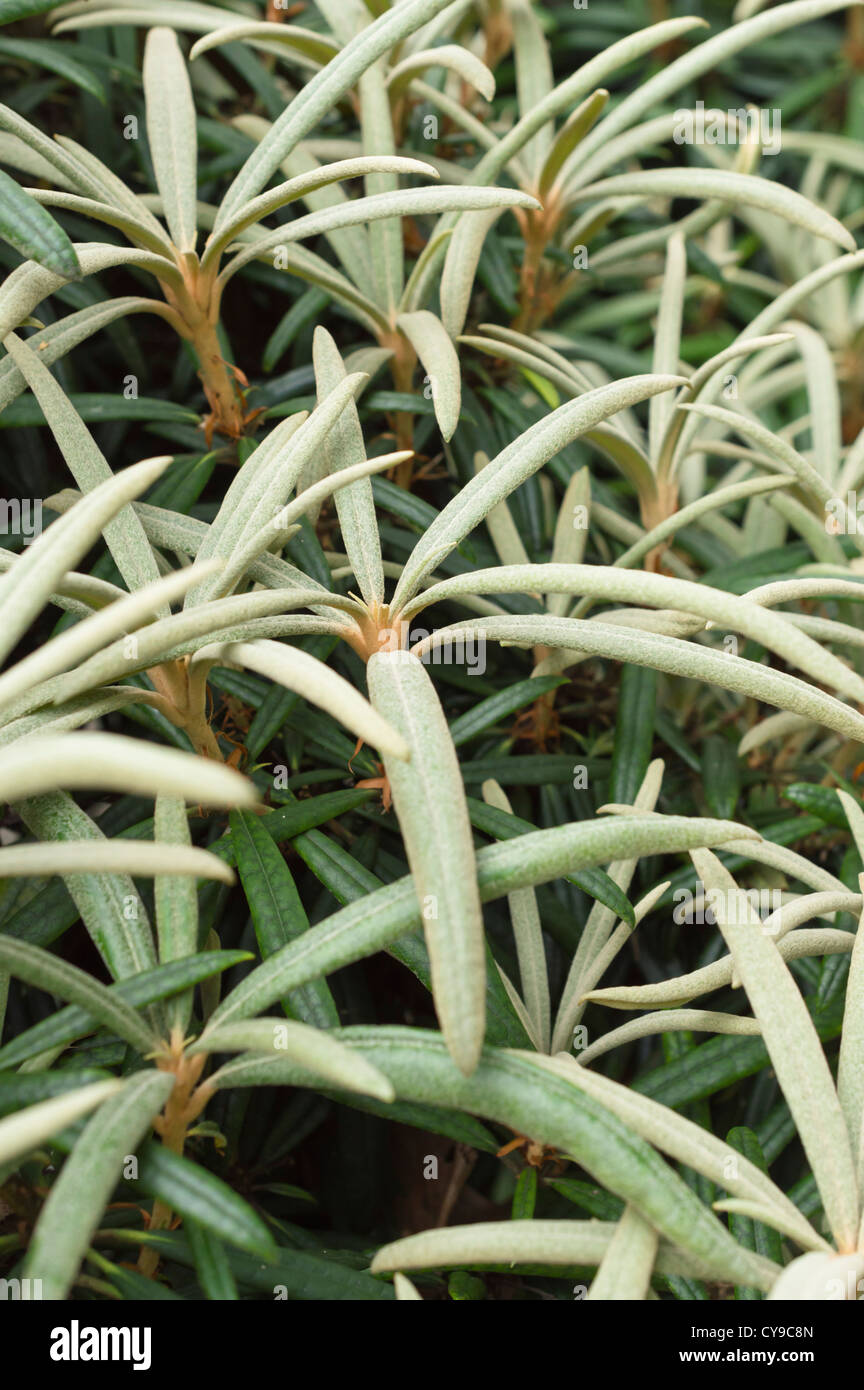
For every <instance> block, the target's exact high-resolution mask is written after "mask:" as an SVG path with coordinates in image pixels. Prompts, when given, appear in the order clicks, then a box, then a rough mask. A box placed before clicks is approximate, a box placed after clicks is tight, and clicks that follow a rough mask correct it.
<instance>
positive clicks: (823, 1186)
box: [691, 850, 859, 1251]
mask: <svg viewBox="0 0 864 1390" xmlns="http://www.w3.org/2000/svg"><path fill="white" fill-rule="evenodd" d="M691 857H692V859H693V863H694V865H695V866H696V871H697V873H698V874H699V877H700V878H701V879H702V882H703V883H704V884H705V886H706V888H715V889H716V890H717V892H718V906H717V907H715V909H714V911H715V916H716V917H717V922H718V926H719V928H720V930H721V932H722V933H723V937H724V939H725V941H726V943H727V945H728V946H729V950H730V952H731V955H732V959H733V961H734V964H735V969H736V973H737V974H738V975H739V976H740V979H741V982H742V984H743V986H744V988H745V990H746V991H747V996H748V998H749V1000H750V1003H751V1005H752V1007H753V1012H754V1014H755V1015H756V1017H757V1019H758V1020H759V1022H760V1023H761V1025H762V1034H763V1037H764V1040H765V1046H766V1048H767V1049H768V1053H769V1056H770V1057H771V1063H772V1066H773V1068H774V1071H775V1072H776V1074H777V1079H778V1081H779V1083H780V1085H781V1087H782V1089H783V1094H784V1097H785V1100H786V1104H787V1105H788V1106H789V1109H790V1111H791V1112H792V1115H793V1117H794V1119H795V1123H796V1126H797V1128H798V1133H799V1135H800V1138H801V1143H802V1144H803V1146H804V1151H805V1153H806V1154H807V1159H808V1161H809V1163H810V1167H811V1168H812V1170H813V1175H814V1177H815V1178H816V1182H817V1184H818V1186H819V1193H820V1196H821V1198H822V1202H823V1205H824V1207H825V1215H826V1217H827V1218H828V1221H829V1223H830V1225H831V1229H832V1231H833V1232H834V1237H835V1239H836V1240H837V1242H838V1244H839V1245H840V1246H841V1248H843V1249H845V1250H847V1251H848V1250H852V1249H854V1248H855V1246H856V1244H857V1240H858V1223H859V1199H858V1184H857V1178H856V1173H855V1163H854V1161H853V1157H852V1150H851V1145H850V1140H849V1135H848V1132H847V1129H846V1123H845V1120H844V1116H843V1111H842V1110H841V1108H840V1102H839V1100H838V1099H837V1092H836V1091H835V1089H834V1081H833V1079H832V1076H831V1072H830V1070H829V1067H828V1063H827V1061H826V1060H825V1054H824V1052H823V1051H822V1045H821V1043H820V1042H819V1038H818V1036H817V1034H816V1030H815V1028H814V1026H813V1021H812V1019H811V1018H810V1015H809V1013H808V1012H807V1007H806V1005H805V1003H804V1000H803V999H802V998H801V994H800V993H799V990H798V986H797V984H796V983H795V980H794V978H793V976H792V975H791V973H790V971H789V969H788V967H787V966H786V964H785V962H784V961H783V958H782V956H781V955H780V954H779V953H778V950H777V947H776V946H775V945H774V943H773V941H772V940H771V939H770V937H768V936H766V935H764V933H763V931H762V924H761V922H760V920H759V918H758V916H757V915H756V913H755V912H754V910H753V908H752V907H751V906H750V904H749V903H748V902H747V899H746V897H745V895H744V894H743V893H742V890H741V889H740V888H739V887H738V885H737V884H736V882H735V880H734V879H733V878H732V875H731V874H730V873H729V872H728V871H727V870H726V869H725V868H724V867H723V865H722V864H721V863H720V861H719V860H718V859H717V858H716V856H715V855H713V854H711V853H710V851H708V850H691Z"/></svg>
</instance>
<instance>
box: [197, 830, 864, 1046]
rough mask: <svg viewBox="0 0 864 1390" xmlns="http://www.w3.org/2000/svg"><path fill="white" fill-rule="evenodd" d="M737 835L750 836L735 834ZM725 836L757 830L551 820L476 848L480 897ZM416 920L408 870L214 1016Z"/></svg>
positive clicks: (283, 954) (249, 1007)
mask: <svg viewBox="0 0 864 1390" xmlns="http://www.w3.org/2000/svg"><path fill="white" fill-rule="evenodd" d="M742 835H744V836H745V837H749V838H745V839H744V840H743V841H742V839H741V837H742ZM731 840H734V841H735V842H736V843H744V844H746V845H750V844H756V843H758V835H757V833H756V831H753V830H750V829H748V828H747V827H745V826H740V825H737V824H736V823H735V822H734V821H718V820H701V819H698V818H696V817H690V818H688V817H685V816H660V817H657V818H656V819H653V818H651V819H649V818H647V817H645V816H640V817H634V818H632V819H630V818H628V819H624V818H622V819H621V820H616V821H609V822H604V821H602V820H597V821H592V822H581V823H574V824H569V825H561V826H555V827H554V828H553V829H550V830H538V831H534V832H532V833H531V834H527V835H520V836H519V837H518V838H516V839H511V840H505V841H501V842H500V843H498V844H494V845H488V846H487V847H486V848H485V849H481V850H478V851H477V855H476V864H477V881H478V884H479V889H480V897H481V899H482V900H483V902H491V901H493V900H494V899H496V898H502V897H506V896H507V894H508V893H512V892H515V891H516V890H517V889H520V888H530V887H534V886H535V885H537V884H540V883H549V882H550V881H551V880H552V879H555V878H560V877H562V876H564V875H567V874H572V873H575V872H576V871H577V870H578V869H587V868H589V867H591V866H593V865H596V864H605V863H608V862H609V861H610V860H611V861H613V862H614V861H615V860H619V859H633V858H636V859H638V858H640V857H641V856H642V855H643V854H658V853H674V852H675V851H676V850H681V849H684V848H687V847H688V846H690V845H694V844H700V845H706V844H711V845H722V844H725V843H726V842H727V841H731ZM421 925H423V917H422V913H421V906H420V904H419V902H418V900H417V893H416V890H415V887H414V880H413V878H412V877H411V876H408V877H406V878H402V879H399V880H397V882H395V883H390V884H388V885H387V886H386V887H385V888H381V889H378V890H377V891H374V892H371V893H368V894H366V895H365V896H364V897H362V898H360V899H358V900H357V901H356V902H353V903H350V904H349V905H348V906H347V907H344V908H342V910H341V911H339V912H336V913H334V915H333V916H332V917H328V918H326V919H325V920H324V921H323V922H321V923H319V924H317V925H316V926H314V927H311V928H310V929H309V931H308V932H305V933H304V934H303V936H302V937H301V938H299V939H298V940H296V941H293V942H291V943H290V945H288V946H284V947H283V948H282V950H280V951H277V952H276V953H275V954H274V955H272V956H271V957H270V958H269V959H268V960H266V961H265V962H264V963H263V964H262V965H260V966H258V967H257V969H255V970H253V971H252V973H251V974H250V975H249V976H248V977H247V979H245V980H244V981H243V982H242V983H241V984H239V985H238V986H237V987H236V988H235V989H234V990H233V991H232V993H231V995H230V996H229V998H228V999H226V1000H224V1002H223V1003H222V1004H220V1006H219V1008H218V1010H217V1011H216V1013H215V1014H214V1015H213V1021H214V1022H216V1021H217V1020H218V1021H222V1020H223V1019H229V1018H247V1017H249V1016H251V1015H252V1014H256V1013H260V1012H261V1010H262V1009H266V1008H268V1007H269V1006H270V1005H271V1004H274V1003H275V1002H276V1000H278V999H281V998H283V997H284V996H285V995H286V994H287V993H289V992H290V990H292V989H294V988H295V987H296V986H298V985H300V984H305V983H306V981H307V980H311V979H316V978H317V977H318V976H319V975H327V974H329V973H330V972H331V971H333V970H339V969H341V968H342V966H343V965H347V964H348V963H349V962H351V961H354V960H360V959H362V957H364V956H368V955H371V954H372V953H373V952H375V951H380V950H383V949H385V948H386V947H387V946H388V945H389V944H390V943H391V942H392V941H396V940H397V939H398V938H399V937H400V936H404V935H405V934H406V933H408V932H411V931H415V930H416V929H417V928H419V927H420V926H421ZM839 934H840V933H835V935H839ZM791 939H794V934H793V938H791Z"/></svg>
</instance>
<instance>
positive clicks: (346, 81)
mask: <svg viewBox="0 0 864 1390" xmlns="http://www.w3.org/2000/svg"><path fill="white" fill-rule="evenodd" d="M447 4H449V0H403V3H402V4H400V5H398V6H397V7H396V8H395V9H392V10H388V11H387V12H386V13H385V14H383V15H381V16H380V17H379V18H378V19H376V20H375V21H374V23H372V24H370V25H369V27H368V28H367V29H364V30H362V31H361V32H360V33H359V34H357V35H355V37H354V38H353V39H351V40H350V42H349V43H347V44H346V45H345V47H344V48H343V49H342V50H341V52H340V53H339V54H338V56H337V57H334V58H333V59H332V60H331V62H329V63H328V64H327V66H326V67H324V68H322V70H321V71H320V72H318V73H316V74H315V76H314V77H313V78H312V79H311V80H310V81H309V82H307V83H306V85H305V87H303V89H302V90H301V91H300V92H298V94H297V96H295V97H294V99H293V101H290V102H289V103H288V105H287V106H286V108H285V110H284V111H283V112H282V115H281V116H280V117H279V119H278V120H277V121H276V122H275V123H274V125H273V127H272V129H271V130H270V132H269V133H268V134H267V135H266V136H265V138H264V139H263V140H262V141H261V144H260V145H259V146H258V148H257V149H256V150H254V151H253V153H252V154H251V155H250V156H249V158H248V159H247V161H246V163H245V164H244V165H243V167H242V169H241V170H240V172H239V174H237V176H236V178H235V179H234V182H233V183H232V184H231V187H230V188H229V189H228V192H227V193H226V195H225V197H224V199H223V200H222V206H221V209H220V213H219V224H221V223H222V222H225V221H226V220H227V219H228V217H229V216H230V215H231V213H232V212H233V211H234V209H235V208H238V207H241V206H243V204H245V203H247V202H248V201H249V199H250V198H254V197H255V195H256V194H257V193H259V192H260V191H261V189H262V188H264V187H265V185H266V184H267V183H268V182H269V181H270V178H271V177H272V175H273V173H274V172H275V170H276V169H278V167H279V165H280V163H281V162H282V160H283V159H284V158H285V157H286V155H288V154H290V152H291V151H292V150H293V149H294V148H295V146H296V145H297V144H298V143H299V141H300V140H302V139H303V137H304V135H307V134H308V133H309V131H310V130H312V129H313V127H314V126H316V125H317V124H318V122H319V121H320V120H321V118H322V116H324V115H326V114H327V112H329V111H330V110H332V108H333V107H334V106H335V105H336V103H337V102H338V101H339V100H340V99H341V98H342V97H343V96H344V95H345V93H346V92H347V91H348V90H349V88H351V87H353V85H354V83H355V82H356V81H357V80H358V78H359V77H360V76H361V75H362V74H363V73H364V72H365V71H366V69H367V68H368V67H369V66H370V65H371V64H372V63H374V62H375V61H376V60H377V59H378V58H380V57H381V56H382V55H383V54H385V53H387V52H389V50H390V49H391V48H392V47H393V46H394V45H395V44H398V43H399V42H400V40H402V39H404V38H407V36H408V35H409V34H413V33H414V32H415V30H417V29H419V28H420V26H421V25H423V24H425V23H426V21H427V20H429V19H432V18H434V16H435V15H437V14H439V13H440V11H441V10H443V9H444V7H445V6H446V5H447Z"/></svg>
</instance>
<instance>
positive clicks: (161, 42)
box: [144, 28, 198, 252]
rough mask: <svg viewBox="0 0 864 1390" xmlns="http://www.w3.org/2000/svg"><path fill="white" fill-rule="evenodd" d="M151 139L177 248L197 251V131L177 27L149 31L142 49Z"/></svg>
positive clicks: (149, 138)
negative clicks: (176, 31) (176, 32)
mask: <svg viewBox="0 0 864 1390" xmlns="http://www.w3.org/2000/svg"><path fill="white" fill-rule="evenodd" d="M144 99H145V102H146V104H147V139H148V141H149V143H150V154H151V156H152V159H153V168H154V170H155V172H156V186H157V187H158V189H159V193H160V195H161V198H162V205H163V207H164V209H165V218H166V221H167V223H168V228H169V231H170V232H171V237H172V239H173V241H174V243H175V245H176V247H177V249H178V251H181V252H186V251H194V250H195V240H196V236H197V218H196V199H197V196H198V195H197V175H196V169H197V164H198V133H197V128H196V125H195V103H194V101H193V99H192V88H191V86H190V84H189V74H188V73H187V71H186V63H185V62H184V59H183V54H182V53H181V52H180V45H179V44H178V42H177V35H176V34H175V33H174V30H173V29H162V28H159V29H151V30H150V32H149V34H148V35H147V43H146V46H145V49H144Z"/></svg>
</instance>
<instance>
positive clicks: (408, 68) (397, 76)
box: [387, 43, 495, 101]
mask: <svg viewBox="0 0 864 1390" xmlns="http://www.w3.org/2000/svg"><path fill="white" fill-rule="evenodd" d="M427 68H446V69H447V70H448V71H449V72H455V73H457V74H458V76H459V77H461V78H462V81H463V82H467V83H469V84H470V86H472V87H476V89H477V91H478V92H479V93H480V95H481V96H482V97H485V99H486V101H491V100H492V98H493V97H494V95H495V78H494V75H493V74H492V73H491V72H490V71H489V69H488V68H487V66H486V64H485V63H481V61H480V59H479V58H477V57H476V56H475V54H473V53H472V52H471V50H470V49H469V48H462V47H461V46H460V45H459V44H456V43H443V44H440V45H439V46H438V47H437V48H428V49H420V50H419V52H415V53H409V54H408V56H407V57H406V58H402V59H401V61H400V62H398V63H396V65H395V66H394V67H392V68H391V69H390V71H389V73H388V75H387V88H388V91H389V93H390V99H391V101H392V100H394V99H395V98H396V97H400V96H402V95H404V92H405V90H406V88H407V87H408V84H409V83H410V82H411V79H412V78H414V77H416V76H418V75H419V74H420V73H421V72H425V71H426V69H427Z"/></svg>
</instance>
